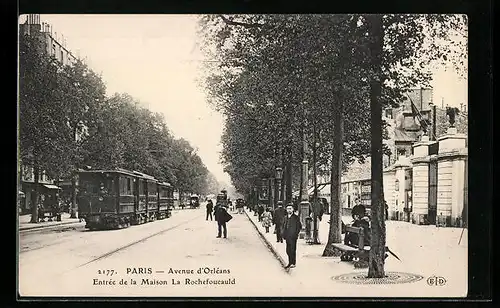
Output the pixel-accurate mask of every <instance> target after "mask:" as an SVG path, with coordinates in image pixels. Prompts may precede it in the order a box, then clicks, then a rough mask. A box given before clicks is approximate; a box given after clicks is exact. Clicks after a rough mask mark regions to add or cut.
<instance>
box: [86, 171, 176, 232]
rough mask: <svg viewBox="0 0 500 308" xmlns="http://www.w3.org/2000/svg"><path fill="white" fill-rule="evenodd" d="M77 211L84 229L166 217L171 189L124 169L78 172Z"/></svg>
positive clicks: (119, 225)
mask: <svg viewBox="0 0 500 308" xmlns="http://www.w3.org/2000/svg"><path fill="white" fill-rule="evenodd" d="M79 189H80V192H79V196H78V199H79V200H78V204H79V214H80V217H81V218H83V219H85V221H86V226H85V227H86V228H89V229H91V230H93V229H120V228H125V227H129V226H130V225H131V224H133V225H135V224H142V223H146V222H150V221H154V220H156V219H164V218H168V217H170V210H171V202H172V201H173V196H172V193H173V189H172V187H171V185H170V184H169V183H159V182H158V180H157V179H155V178H154V177H152V176H150V175H147V174H144V173H140V172H136V171H133V172H132V171H128V170H124V169H115V170H90V171H80V172H79Z"/></svg>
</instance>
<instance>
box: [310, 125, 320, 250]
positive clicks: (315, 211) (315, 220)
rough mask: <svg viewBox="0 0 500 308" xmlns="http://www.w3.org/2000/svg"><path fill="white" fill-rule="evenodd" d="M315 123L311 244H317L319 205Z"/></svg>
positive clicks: (314, 131) (314, 130) (314, 126)
mask: <svg viewBox="0 0 500 308" xmlns="http://www.w3.org/2000/svg"><path fill="white" fill-rule="evenodd" d="M316 140H317V137H316V122H315V123H314V124H313V148H312V150H313V157H312V160H313V161H312V167H313V185H314V193H313V243H314V244H319V243H320V241H319V230H318V229H319V226H318V213H319V208H318V207H319V203H318V179H317V177H316V167H317V166H316V164H317V162H316V159H317V157H316V154H317V149H316Z"/></svg>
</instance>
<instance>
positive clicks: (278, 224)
mask: <svg viewBox="0 0 500 308" xmlns="http://www.w3.org/2000/svg"><path fill="white" fill-rule="evenodd" d="M285 216H286V210H285V209H284V208H283V201H278V208H277V209H275V210H274V213H273V224H274V228H275V231H276V242H278V243H283V222H284V221H285Z"/></svg>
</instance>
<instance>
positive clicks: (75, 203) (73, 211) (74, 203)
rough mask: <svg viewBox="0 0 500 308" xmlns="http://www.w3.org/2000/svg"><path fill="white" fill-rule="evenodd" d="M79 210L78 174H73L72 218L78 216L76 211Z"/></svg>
mask: <svg viewBox="0 0 500 308" xmlns="http://www.w3.org/2000/svg"><path fill="white" fill-rule="evenodd" d="M77 211H78V204H77V202H76V175H75V174H73V175H71V210H70V214H71V216H70V218H78V217H77V215H76V213H77Z"/></svg>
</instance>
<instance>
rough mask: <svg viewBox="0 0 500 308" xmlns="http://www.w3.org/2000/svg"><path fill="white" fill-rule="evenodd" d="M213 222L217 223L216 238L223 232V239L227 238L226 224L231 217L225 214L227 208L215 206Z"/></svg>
mask: <svg viewBox="0 0 500 308" xmlns="http://www.w3.org/2000/svg"><path fill="white" fill-rule="evenodd" d="M214 213H215V220H216V221H217V227H218V233H217V238H220V237H221V235H222V234H221V233H222V231H223V230H224V238H227V226H226V223H227V222H228V221H230V220H231V219H232V218H233V217H232V216H231V215H230V214H229V213H228V212H227V206H223V205H222V204H217V205H216V206H215V210H214Z"/></svg>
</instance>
